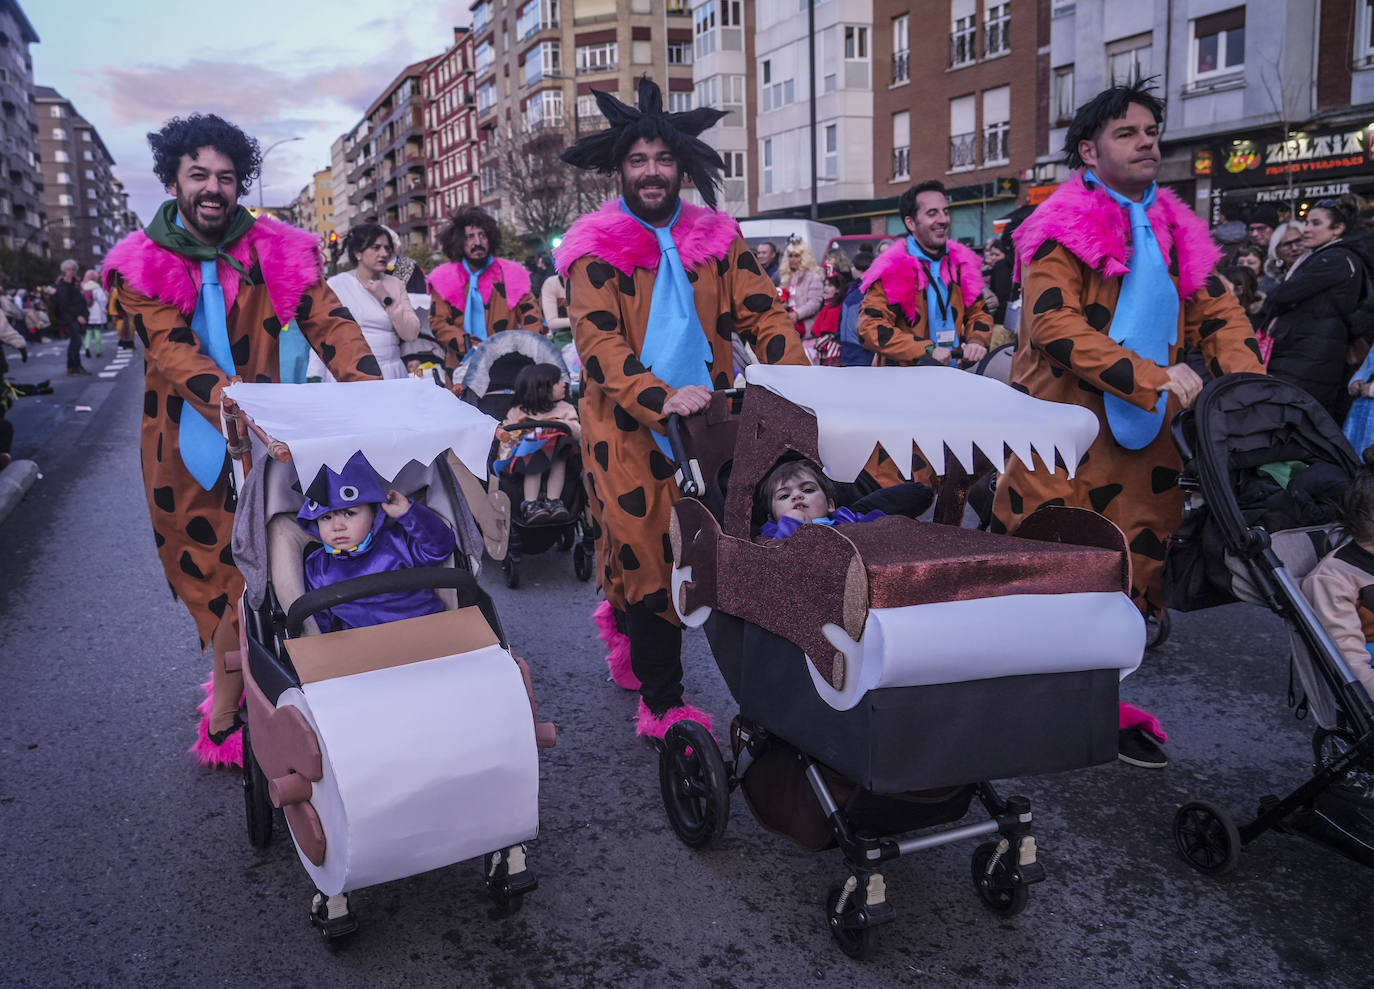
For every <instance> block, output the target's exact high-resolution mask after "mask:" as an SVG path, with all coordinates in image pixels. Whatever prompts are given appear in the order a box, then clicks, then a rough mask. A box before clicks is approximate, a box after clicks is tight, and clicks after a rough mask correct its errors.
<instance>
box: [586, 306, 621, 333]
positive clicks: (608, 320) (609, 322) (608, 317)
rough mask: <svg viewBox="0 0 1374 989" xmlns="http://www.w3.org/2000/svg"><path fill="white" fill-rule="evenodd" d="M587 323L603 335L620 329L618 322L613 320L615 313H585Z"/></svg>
mask: <svg viewBox="0 0 1374 989" xmlns="http://www.w3.org/2000/svg"><path fill="white" fill-rule="evenodd" d="M587 322H589V323H591V324H592V325H593V326H595V327H596V328H597V329H598V330H601V331H602V332H603V333H614V332H615V331H616V330H617V329H619V328H620V320H618V319H616V318H615V313H609V312H607V311H606V310H604V309H598V310H596V311H595V312H589V313H587Z"/></svg>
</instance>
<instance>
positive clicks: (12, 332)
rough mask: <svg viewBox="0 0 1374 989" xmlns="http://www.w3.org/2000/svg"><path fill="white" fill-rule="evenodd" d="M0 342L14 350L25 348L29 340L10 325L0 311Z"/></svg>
mask: <svg viewBox="0 0 1374 989" xmlns="http://www.w3.org/2000/svg"><path fill="white" fill-rule="evenodd" d="M0 343H5V344H8V345H9V346H11V347H13V348H14V349H15V350H27V349H28V346H29V342H28V341H27V340H25V339H24V337H23V336H22V335H21V334H20V333H19V331H18V330H16V329H15V328H14V327H13V326H11V325H10V321H9V320H8V319H7V318H6V317H5V314H4V313H0Z"/></svg>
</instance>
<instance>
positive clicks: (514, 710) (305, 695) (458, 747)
mask: <svg viewBox="0 0 1374 989" xmlns="http://www.w3.org/2000/svg"><path fill="white" fill-rule="evenodd" d="M288 705H290V706H293V707H297V708H299V709H300V710H301V713H302V714H303V715H304V716H305V718H306V720H307V721H309V722H310V725H311V727H312V728H314V729H315V733H316V735H317V736H318V738H319V741H320V749H321V751H322V752H323V754H324V776H323V779H321V780H320V781H319V782H318V783H315V784H314V795H313V796H312V797H311V800H310V802H311V804H312V805H313V806H314V807H315V811H316V813H318V814H319V817H320V822H321V824H322V825H323V827H324V834H325V856H324V863H323V864H322V865H320V866H315V865H312V864H311V863H310V861H309V860H308V859H306V857H305V856H304V855H301V856H300V859H301V864H302V865H304V866H305V871H306V872H308V873H309V874H310V878H311V879H312V880H314V882H315V885H316V886H317V887H318V888H319V889H320V891H321V892H323V893H326V894H329V895H331V896H332V895H335V894H338V893H345V892H348V891H350V890H355V889H361V888H363V887H365V886H374V885H376V884H378V883H384V882H390V881H392V880H394V879H401V878H403V877H405V876H413V875H415V874H417V873H421V872H427V871H428V870H430V869H437V868H439V867H441V866H445V865H450V864H452V863H454V862H460V861H462V860H464V859H469V858H474V857H476V856H478V855H482V854H484V853H485V852H490V851H495V850H497V849H500V848H505V847H507V846H509V845H513V844H515V843H517V842H521V841H526V840H528V839H530V838H533V837H534V836H535V834H536V833H537V831H538V827H539V765H538V754H537V751H536V749H535V743H534V719H533V717H532V716H531V714H530V702H529V697H528V695H527V694H526V693H525V685H524V681H523V680H522V679H521V677H520V671H519V669H518V668H517V667H516V665H515V662H514V660H512V659H511V657H510V654H509V653H507V652H506V651H505V650H503V649H501V648H500V647H499V646H488V647H485V648H483V649H478V650H474V651H472V652H467V653H463V654H461V655H457V656H447V657H444V658H441V659H432V660H427V661H425V662H422V663H411V664H408V665H406V666H399V667H395V668H392V669H386V670H374V671H371V672H368V673H360V674H357V675H355V676H347V677H339V678H337V679H333V680H324V681H320V682H318V683H310V684H306V685H305V687H304V688H302V689H297V688H293V689H291V690H288V691H286V692H285V693H284V694H282V696H281V698H280V699H279V700H278V702H277V706H278V707H285V706H288ZM298 854H299V849H298Z"/></svg>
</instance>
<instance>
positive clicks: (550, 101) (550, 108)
mask: <svg viewBox="0 0 1374 989" xmlns="http://www.w3.org/2000/svg"><path fill="white" fill-rule="evenodd" d="M562 123H563V93H562V92H561V91H560V90H556V89H555V90H545V91H544V92H542V93H535V94H534V95H533V96H531V97H530V99H529V102H527V103H526V104H525V129H526V130H539V129H540V128H541V127H558V126H560V125H561V124H562Z"/></svg>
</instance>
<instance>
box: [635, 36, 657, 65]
mask: <svg viewBox="0 0 1374 989" xmlns="http://www.w3.org/2000/svg"><path fill="white" fill-rule="evenodd" d="M653 60H654V46H653V42H650V41H631V42H630V61H631V62H632V63H634V64H635V65H647V64H649V63H650V62H652V61H653Z"/></svg>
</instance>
